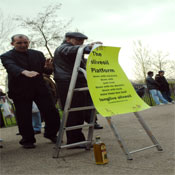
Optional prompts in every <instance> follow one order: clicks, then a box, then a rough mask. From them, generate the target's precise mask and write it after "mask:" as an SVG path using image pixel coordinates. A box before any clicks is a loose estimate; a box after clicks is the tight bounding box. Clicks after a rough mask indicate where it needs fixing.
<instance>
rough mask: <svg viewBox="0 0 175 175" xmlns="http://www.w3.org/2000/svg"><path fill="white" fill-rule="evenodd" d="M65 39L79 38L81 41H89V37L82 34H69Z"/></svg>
mask: <svg viewBox="0 0 175 175" xmlns="http://www.w3.org/2000/svg"><path fill="white" fill-rule="evenodd" d="M65 37H70V38H79V39H88V37H87V36H86V35H84V34H82V33H80V32H67V33H66V34H65Z"/></svg>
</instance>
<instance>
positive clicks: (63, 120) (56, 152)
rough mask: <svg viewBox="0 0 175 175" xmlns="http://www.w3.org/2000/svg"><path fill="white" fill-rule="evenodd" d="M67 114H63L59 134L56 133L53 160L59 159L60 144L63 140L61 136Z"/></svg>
mask: <svg viewBox="0 0 175 175" xmlns="http://www.w3.org/2000/svg"><path fill="white" fill-rule="evenodd" d="M67 115H68V114H67V113H65V112H64V113H63V118H62V121H61V125H60V129H59V133H58V137H57V142H56V145H55V147H54V153H53V158H58V157H59V152H60V149H61V148H60V147H61V142H62V140H63V135H64V132H65V130H64V127H65V125H66V121H67Z"/></svg>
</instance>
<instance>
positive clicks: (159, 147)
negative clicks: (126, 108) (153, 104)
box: [134, 112, 163, 151]
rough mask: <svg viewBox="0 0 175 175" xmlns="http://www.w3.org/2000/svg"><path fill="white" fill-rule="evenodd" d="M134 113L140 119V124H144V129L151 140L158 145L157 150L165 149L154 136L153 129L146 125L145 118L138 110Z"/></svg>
mask: <svg viewBox="0 0 175 175" xmlns="http://www.w3.org/2000/svg"><path fill="white" fill-rule="evenodd" d="M134 115H135V116H136V118H137V119H138V121H139V122H140V124H141V125H142V127H143V128H144V130H145V131H146V133H147V135H148V136H149V137H150V139H151V141H152V142H153V143H154V145H156V148H157V150H158V151H163V149H162V147H161V146H160V144H159V143H158V141H157V140H156V138H155V137H154V136H153V134H152V132H151V130H150V129H149V127H148V126H147V125H146V123H145V122H144V120H143V118H142V117H141V116H140V115H139V114H138V113H137V112H134Z"/></svg>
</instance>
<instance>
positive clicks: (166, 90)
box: [155, 70, 173, 102]
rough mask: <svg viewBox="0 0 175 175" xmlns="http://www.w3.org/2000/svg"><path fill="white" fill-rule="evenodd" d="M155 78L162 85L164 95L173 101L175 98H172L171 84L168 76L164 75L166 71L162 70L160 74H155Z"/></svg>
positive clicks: (160, 88) (160, 87)
mask: <svg viewBox="0 0 175 175" xmlns="http://www.w3.org/2000/svg"><path fill="white" fill-rule="evenodd" d="M155 80H156V82H157V83H158V84H159V85H160V86H159V90H160V92H161V93H162V95H163V97H164V98H165V99H166V100H167V101H169V102H172V101H173V100H172V99H171V93H170V88H169V84H168V82H167V80H166V78H165V77H164V71H163V70H160V71H159V72H158V74H157V75H156V76H155Z"/></svg>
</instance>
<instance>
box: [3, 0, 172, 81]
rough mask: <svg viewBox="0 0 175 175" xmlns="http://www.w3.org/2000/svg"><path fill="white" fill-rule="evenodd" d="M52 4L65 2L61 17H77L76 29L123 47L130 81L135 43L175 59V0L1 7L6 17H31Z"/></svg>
mask: <svg viewBox="0 0 175 175" xmlns="http://www.w3.org/2000/svg"><path fill="white" fill-rule="evenodd" d="M51 2H60V3H62V7H61V9H60V10H59V12H58V13H59V14H58V16H60V17H62V18H64V19H66V20H69V19H71V18H73V22H72V24H71V26H72V29H76V28H77V29H78V30H79V31H81V32H83V33H84V34H86V35H87V36H88V37H89V39H91V40H93V41H96V40H98V41H102V42H103V43H104V45H108V46H118V47H121V51H120V55H119V62H120V64H121V66H122V68H123V70H124V71H125V72H126V74H127V76H128V77H129V78H133V75H132V70H133V61H132V60H131V58H132V55H133V53H132V49H133V41H136V40H142V42H143V44H145V45H148V46H149V47H150V48H151V49H152V50H163V51H164V52H169V53H170V54H171V55H172V57H173V58H175V49H174V46H175V42H174V41H175V22H174V14H175V0H120V1H119V0H107V1H103V0H62V1H58V0H0V8H1V10H3V13H4V14H10V15H11V16H13V15H21V16H26V17H30V16H35V15H36V14H37V13H38V12H40V11H41V10H42V9H43V7H44V6H47V5H49V4H50V3H51ZM20 30H21V29H20V28H19V29H18V31H19V32H20ZM19 32H18V33H19Z"/></svg>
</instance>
